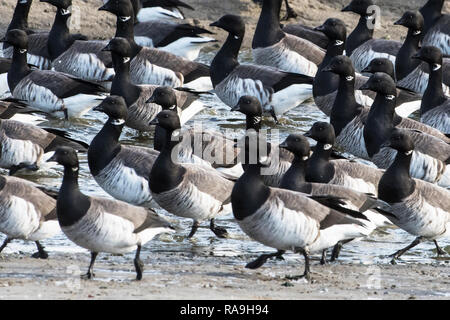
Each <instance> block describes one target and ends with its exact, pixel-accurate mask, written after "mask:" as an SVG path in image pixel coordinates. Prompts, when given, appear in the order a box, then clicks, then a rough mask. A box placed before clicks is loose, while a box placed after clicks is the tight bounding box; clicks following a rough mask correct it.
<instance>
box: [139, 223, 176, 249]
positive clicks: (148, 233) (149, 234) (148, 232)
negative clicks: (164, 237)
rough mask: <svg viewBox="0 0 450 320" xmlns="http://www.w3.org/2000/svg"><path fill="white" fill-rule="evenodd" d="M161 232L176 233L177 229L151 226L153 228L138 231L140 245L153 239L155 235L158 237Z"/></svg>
mask: <svg viewBox="0 0 450 320" xmlns="http://www.w3.org/2000/svg"><path fill="white" fill-rule="evenodd" d="M161 233H175V230H173V229H169V228H162V227H160V228H151V229H145V230H144V231H141V232H139V233H138V238H139V240H138V243H139V244H140V245H144V244H146V243H147V242H149V241H150V240H152V239H153V238H154V237H156V236H157V235H158V234H161Z"/></svg>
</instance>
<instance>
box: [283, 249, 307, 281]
mask: <svg viewBox="0 0 450 320" xmlns="http://www.w3.org/2000/svg"><path fill="white" fill-rule="evenodd" d="M295 252H300V253H301V254H302V255H303V257H304V258H305V272H304V273H303V274H302V275H300V276H286V279H288V280H298V279H301V278H305V279H306V280H308V281H309V280H311V271H310V269H309V263H310V259H309V253H308V252H307V251H306V250H305V249H303V248H296V250H295Z"/></svg>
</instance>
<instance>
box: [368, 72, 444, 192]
mask: <svg viewBox="0 0 450 320" xmlns="http://www.w3.org/2000/svg"><path fill="white" fill-rule="evenodd" d="M364 88H366V89H369V90H372V91H375V92H377V97H376V98H375V101H374V103H373V105H372V107H371V108H370V111H369V113H368V115H367V119H366V120H365V125H364V129H363V134H364V142H365V146H366V150H367V154H368V156H369V158H370V159H371V160H372V161H373V163H375V165H376V166H377V167H379V168H383V169H387V168H388V167H389V166H390V165H391V163H392V162H393V161H394V158H395V151H394V150H392V149H389V148H382V147H381V146H382V144H383V143H384V142H385V141H387V140H388V139H389V137H390V135H391V133H392V130H393V129H394V128H395V126H396V121H395V120H396V119H395V105H396V92H395V83H394V80H393V79H392V78H391V77H390V76H388V75H387V74H385V73H375V74H374V75H373V76H371V77H370V79H369V81H368V82H367V83H366V84H365V85H364ZM410 121H414V120H410ZM421 125H422V126H425V125H423V124H421ZM401 130H405V131H406V132H408V135H410V136H411V139H412V140H413V141H414V144H415V146H416V149H415V151H414V152H413V155H412V164H411V172H410V173H411V176H412V177H414V178H418V179H422V180H425V181H428V182H432V183H438V184H439V185H440V186H443V187H449V186H450V164H448V163H449V159H450V145H449V144H448V142H445V141H443V140H441V139H439V138H436V137H434V136H431V135H429V134H426V133H425V132H423V131H420V130H417V129H416V128H415V129H413V130H411V129H408V128H402V129H401Z"/></svg>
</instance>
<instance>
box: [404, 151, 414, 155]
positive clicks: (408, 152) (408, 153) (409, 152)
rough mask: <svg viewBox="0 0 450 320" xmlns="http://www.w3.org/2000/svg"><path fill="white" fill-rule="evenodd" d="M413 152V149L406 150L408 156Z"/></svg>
mask: <svg viewBox="0 0 450 320" xmlns="http://www.w3.org/2000/svg"><path fill="white" fill-rule="evenodd" d="M411 153H413V151H412V150H409V151H406V152H405V154H406V155H407V156H409V155H411Z"/></svg>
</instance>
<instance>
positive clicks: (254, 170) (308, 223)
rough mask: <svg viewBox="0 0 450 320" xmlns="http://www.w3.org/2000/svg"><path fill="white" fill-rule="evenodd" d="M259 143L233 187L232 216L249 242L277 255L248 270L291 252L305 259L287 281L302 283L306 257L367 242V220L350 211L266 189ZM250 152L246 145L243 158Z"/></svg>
mask: <svg viewBox="0 0 450 320" xmlns="http://www.w3.org/2000/svg"><path fill="white" fill-rule="evenodd" d="M246 142H247V141H246ZM258 143H259V142H258V141H256V147H255V149H256V158H257V161H256V163H251V162H250V163H248V164H247V166H248V168H247V170H246V171H245V173H244V174H243V175H242V176H241V177H240V178H239V179H238V181H237V182H236V184H235V185H234V187H233V191H232V193H231V204H232V208H233V215H234V217H235V219H236V221H237V222H238V224H239V226H240V227H241V229H242V230H243V231H244V232H245V233H246V234H247V235H248V236H249V237H250V238H252V239H253V240H256V241H258V242H260V243H262V244H264V245H266V246H269V247H272V248H275V249H277V250H278V251H277V252H276V253H273V254H263V255H261V256H260V257H258V258H257V259H256V260H254V261H252V262H250V263H248V264H247V265H246V267H247V268H250V269H256V268H259V267H261V266H262V265H263V264H264V263H265V262H266V261H267V260H268V259H269V258H271V257H281V256H282V255H283V254H284V253H285V251H287V250H292V251H294V252H296V253H297V252H298V253H301V254H302V255H303V256H304V258H305V272H304V274H303V275H301V276H293V277H289V278H292V279H298V278H301V277H305V278H306V279H308V280H309V279H310V267H309V262H310V260H309V255H310V253H314V252H317V251H323V250H325V249H327V248H330V247H332V246H334V245H335V244H336V243H337V242H339V241H343V240H348V239H353V238H356V237H362V236H366V235H367V234H369V233H370V228H368V227H367V225H366V223H365V221H364V220H366V217H365V216H364V215H362V214H361V213H359V212H356V211H352V210H349V209H344V208H340V209H339V210H336V209H334V208H333V209H332V208H329V207H327V206H325V205H322V204H320V203H319V202H316V201H314V200H313V199H314V197H312V196H308V195H306V194H303V193H300V192H294V191H291V190H285V189H278V188H271V187H268V186H267V185H265V184H264V181H263V178H262V177H263V176H262V170H264V169H265V168H264V167H265V163H266V160H267V157H266V156H264V155H263V154H261V153H260V152H259V150H258ZM251 147H254V146H251V145H250V143H245V150H246V152H248V151H250V148H251ZM311 198H312V199H311ZM320 198H322V197H320ZM322 200H325V202H328V203H331V204H333V207H336V206H339V204H340V200H339V199H336V198H326V199H322ZM366 221H367V220H366ZM367 222H368V221H367Z"/></svg>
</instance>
